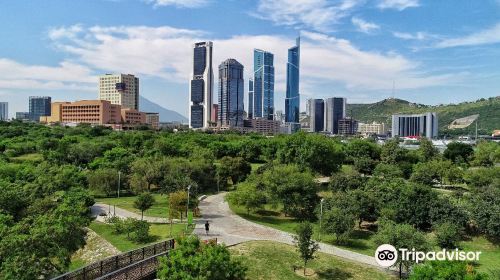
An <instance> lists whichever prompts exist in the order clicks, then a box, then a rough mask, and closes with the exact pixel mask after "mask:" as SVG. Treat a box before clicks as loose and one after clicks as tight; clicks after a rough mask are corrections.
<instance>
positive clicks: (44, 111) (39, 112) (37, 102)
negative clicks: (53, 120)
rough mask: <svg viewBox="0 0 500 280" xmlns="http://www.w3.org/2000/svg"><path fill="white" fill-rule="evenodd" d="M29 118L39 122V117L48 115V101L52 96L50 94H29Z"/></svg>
mask: <svg viewBox="0 0 500 280" xmlns="http://www.w3.org/2000/svg"><path fill="white" fill-rule="evenodd" d="M29 100H30V103H29V106H30V112H29V113H30V120H31V121H34V122H39V121H40V117H43V116H50V108H51V106H50V103H51V102H52V98H51V97H50V96H30V99H29Z"/></svg>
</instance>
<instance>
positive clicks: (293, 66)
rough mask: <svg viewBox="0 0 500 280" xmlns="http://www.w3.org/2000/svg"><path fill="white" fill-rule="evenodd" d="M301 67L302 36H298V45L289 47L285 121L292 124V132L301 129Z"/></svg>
mask: <svg viewBox="0 0 500 280" xmlns="http://www.w3.org/2000/svg"><path fill="white" fill-rule="evenodd" d="M299 67H300V37H298V38H297V41H296V45H295V46H293V47H291V48H289V49H288V63H287V67H286V96H285V122H287V123H289V124H290V128H291V131H292V132H296V131H298V130H299V129H300V123H299V114H300V94H299V77H300V75H299V74H300V72H299Z"/></svg>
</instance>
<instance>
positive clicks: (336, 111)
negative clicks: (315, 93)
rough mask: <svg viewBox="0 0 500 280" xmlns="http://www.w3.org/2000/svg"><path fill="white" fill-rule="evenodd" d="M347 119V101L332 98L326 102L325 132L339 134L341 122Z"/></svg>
mask: <svg viewBox="0 0 500 280" xmlns="http://www.w3.org/2000/svg"><path fill="white" fill-rule="evenodd" d="M345 117H346V99H345V98H343V97H331V98H327V99H326V100H325V131H327V132H329V133H332V134H339V120H341V119H344V118H345Z"/></svg>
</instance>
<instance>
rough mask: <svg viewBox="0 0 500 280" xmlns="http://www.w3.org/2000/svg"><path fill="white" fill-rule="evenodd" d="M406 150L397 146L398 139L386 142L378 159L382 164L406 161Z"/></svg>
mask: <svg viewBox="0 0 500 280" xmlns="http://www.w3.org/2000/svg"><path fill="white" fill-rule="evenodd" d="M407 155H408V150H406V149H405V148H403V147H400V146H399V138H397V137H396V138H393V139H391V140H389V141H386V142H385V143H384V145H383V146H382V151H381V153H380V158H381V160H382V161H383V162H384V163H388V164H396V163H399V162H403V161H406V159H407Z"/></svg>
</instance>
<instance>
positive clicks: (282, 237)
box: [194, 193, 383, 270]
mask: <svg viewBox="0 0 500 280" xmlns="http://www.w3.org/2000/svg"><path fill="white" fill-rule="evenodd" d="M225 195H226V193H220V194H216V195H212V196H208V197H207V198H206V199H205V200H203V201H200V203H199V208H200V210H201V213H202V218H201V219H199V220H198V221H197V222H196V223H197V224H196V227H195V229H194V233H195V234H196V235H198V236H199V237H200V238H201V239H211V238H217V241H218V242H222V243H225V244H226V245H234V244H238V243H241V242H245V241H251V240H270V241H276V242H281V243H285V244H289V245H292V244H293V237H292V235H291V234H290V233H288V232H284V231H281V230H277V229H273V228H270V227H267V226H263V225H259V224H256V223H253V222H250V221H248V220H245V219H243V218H241V217H240V216H238V215H236V214H234V213H233V212H232V211H231V209H229V205H228V204H227V202H226V201H224V196H225ZM207 220H208V221H209V223H210V232H209V235H208V236H207V235H206V234H205V227H204V223H205V221H207ZM319 245H320V249H319V251H320V252H323V253H327V254H331V255H334V256H338V257H341V258H344V259H348V260H352V261H355V262H359V263H363V264H366V265H370V266H374V267H376V268H379V269H381V270H383V269H382V268H381V267H380V266H379V265H378V264H377V263H376V262H375V258H374V257H370V256H366V255H363V254H359V253H356V252H352V251H349V250H344V249H340V248H338V247H335V246H332V245H329V244H325V243H319Z"/></svg>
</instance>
